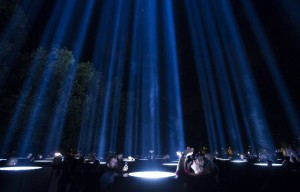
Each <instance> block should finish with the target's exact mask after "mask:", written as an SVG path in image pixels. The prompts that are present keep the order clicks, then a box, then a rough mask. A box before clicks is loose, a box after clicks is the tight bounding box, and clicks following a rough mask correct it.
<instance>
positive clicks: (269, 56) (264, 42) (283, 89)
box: [242, 0, 300, 140]
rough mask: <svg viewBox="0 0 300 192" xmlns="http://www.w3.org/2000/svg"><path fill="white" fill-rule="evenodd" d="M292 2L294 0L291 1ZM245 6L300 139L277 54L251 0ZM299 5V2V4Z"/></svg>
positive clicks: (295, 134) (290, 120)
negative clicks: (276, 57) (273, 50)
mask: <svg viewBox="0 0 300 192" xmlns="http://www.w3.org/2000/svg"><path fill="white" fill-rule="evenodd" d="M291 2H292V1H291ZM242 5H243V8H244V10H245V12H246V14H247V16H248V19H249V21H250V25H251V29H252V30H253V31H254V34H255V36H256V38H257V43H258V44H259V48H260V51H261V52H262V53H263V54H262V55H263V56H264V59H265V62H266V65H267V67H268V69H269V71H270V74H271V76H272V79H273V81H274V85H275V86H276V88H277V92H278V94H279V95H280V99H281V101H282V106H283V108H284V110H285V112H286V114H287V117H288V118H289V123H290V126H291V128H292V131H293V133H294V139H295V140H298V137H299V136H300V122H299V116H298V113H297V110H296V109H295V107H294V103H293V100H292V99H291V97H290V95H289V92H288V90H287V87H286V85H285V83H284V81H283V77H282V75H281V73H280V71H279V69H278V67H277V66H278V63H277V61H276V59H275V55H274V53H273V52H272V49H271V47H270V44H269V42H268V39H267V37H266V35H265V33H264V31H263V27H262V25H261V23H260V21H259V19H258V18H257V15H256V14H255V11H254V8H253V6H252V4H251V2H250V1H248V0H246V1H242ZM298 7H299V4H298Z"/></svg>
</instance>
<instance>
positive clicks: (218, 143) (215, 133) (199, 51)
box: [185, 2, 225, 151]
mask: <svg viewBox="0 0 300 192" xmlns="http://www.w3.org/2000/svg"><path fill="white" fill-rule="evenodd" d="M185 6H186V9H187V12H188V21H189V26H190V28H191V30H190V31H191V34H192V40H193V47H194V52H195V53H194V55H195V57H196V58H195V61H196V65H197V72H198V77H199V84H200V89H201V96H202V103H203V106H204V113H205V119H206V126H207V130H208V140H209V145H210V148H211V150H212V151H215V150H217V149H220V148H221V147H222V146H225V140H224V138H223V135H224V133H223V129H222V127H221V122H220V112H219V111H218V107H217V106H218V101H217V98H216V95H217V94H216V82H215V80H214V79H215V78H214V74H213V72H212V69H211V58H210V53H209V49H208V45H207V43H206V39H205V31H204V26H203V22H202V20H201V15H200V11H199V6H197V4H195V2H186V3H185Z"/></svg>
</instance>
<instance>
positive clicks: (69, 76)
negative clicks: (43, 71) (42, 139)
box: [44, 0, 94, 153]
mask: <svg viewBox="0 0 300 192" xmlns="http://www.w3.org/2000/svg"><path fill="white" fill-rule="evenodd" d="M93 5H94V0H90V1H88V2H86V3H85V5H83V6H84V9H83V10H84V11H83V12H82V14H83V16H82V17H81V20H80V21H81V22H80V29H78V30H77V31H78V32H77V35H76V37H75V39H76V41H74V43H73V46H72V47H73V48H72V49H73V50H74V55H75V58H74V60H77V61H78V60H79V59H80V56H81V52H82V47H83V44H84V38H85V36H86V33H87V29H88V28H87V26H88V23H89V19H90V17H91V13H92V8H93ZM74 6H75V4H74ZM73 14H74V13H73ZM70 15H71V13H70ZM64 22H66V21H64ZM77 67H78V63H74V64H73V65H69V67H68V69H67V72H66V76H65V78H64V80H63V84H62V86H61V89H60V93H59V98H58V101H57V104H56V108H55V112H54V115H53V117H52V121H51V126H50V129H49V133H48V138H47V140H46V143H45V145H46V146H45V149H44V152H45V153H49V152H51V150H58V148H59V146H60V141H61V135H62V132H63V127H64V121H65V117H66V114H67V109H68V102H69V99H70V96H71V94H72V87H73V81H74V78H75V76H76V71H77Z"/></svg>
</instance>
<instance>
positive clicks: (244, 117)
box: [214, 4, 254, 151]
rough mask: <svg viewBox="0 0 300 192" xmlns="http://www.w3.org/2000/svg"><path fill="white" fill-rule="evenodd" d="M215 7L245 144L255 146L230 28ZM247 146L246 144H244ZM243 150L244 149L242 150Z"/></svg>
mask: <svg viewBox="0 0 300 192" xmlns="http://www.w3.org/2000/svg"><path fill="white" fill-rule="evenodd" d="M214 7H215V10H214V11H215V13H217V14H218V16H217V17H218V18H220V19H218V20H217V24H218V27H219V28H220V30H219V31H220V33H221V40H222V42H223V46H224V47H225V49H224V51H225V54H226V59H227V61H228V73H229V76H230V77H232V78H231V80H232V83H233V87H234V92H235V93H236V94H235V97H236V98H237V102H238V106H239V111H240V113H241V119H242V122H243V123H242V126H243V127H244V128H245V131H246V137H247V139H248V140H247V141H244V144H245V143H249V144H250V146H254V140H253V136H252V133H251V132H250V130H251V129H250V127H249V126H250V124H249V120H248V117H247V112H246V109H245V108H246V106H245V105H246V101H245V98H244V97H243V96H242V95H243V94H242V92H241V91H242V90H241V87H240V84H239V78H234V77H235V76H236V74H238V71H237V70H236V68H235V67H234V65H235V61H234V57H232V55H234V52H233V51H232V49H231V42H230V41H229V39H230V38H229V37H228V35H229V34H228V33H229V32H228V30H227V26H226V25H225V23H226V22H224V21H222V19H221V18H223V16H222V15H221V14H220V11H219V10H216V9H217V8H216V4H214ZM244 147H245V146H244ZM242 151H243V150H242Z"/></svg>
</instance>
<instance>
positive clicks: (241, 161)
mask: <svg viewBox="0 0 300 192" xmlns="http://www.w3.org/2000/svg"><path fill="white" fill-rule="evenodd" d="M230 162H232V163H246V162H247V161H246V160H232V161H230Z"/></svg>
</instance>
